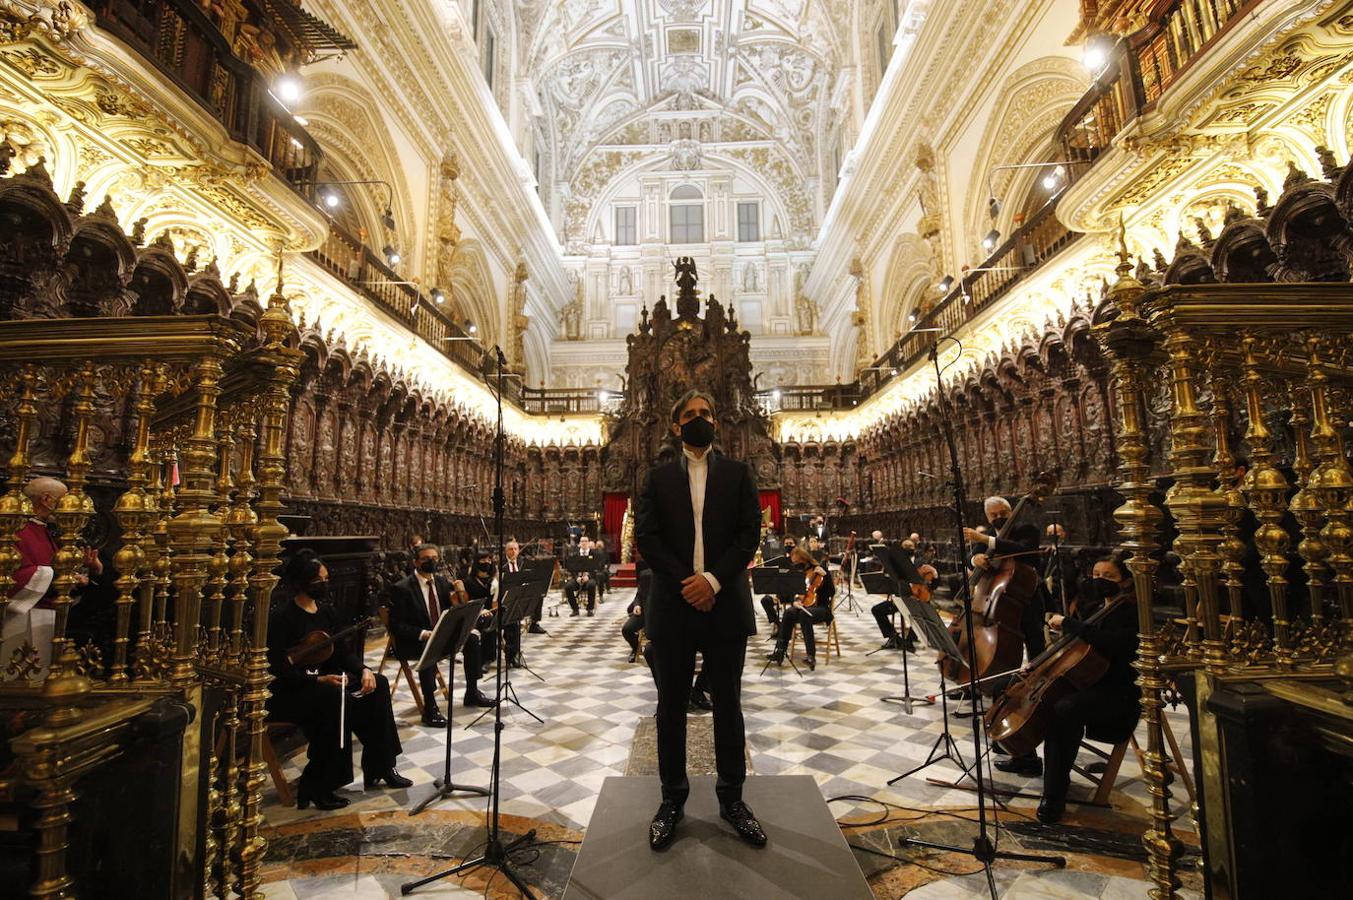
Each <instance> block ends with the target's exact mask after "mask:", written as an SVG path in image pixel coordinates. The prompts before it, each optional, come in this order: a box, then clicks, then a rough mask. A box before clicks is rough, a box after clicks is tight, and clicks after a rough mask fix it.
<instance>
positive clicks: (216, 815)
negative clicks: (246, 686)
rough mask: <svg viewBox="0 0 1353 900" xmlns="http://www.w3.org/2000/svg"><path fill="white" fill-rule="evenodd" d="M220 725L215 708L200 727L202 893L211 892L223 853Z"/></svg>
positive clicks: (219, 894) (218, 714)
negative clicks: (203, 752) (203, 746)
mask: <svg viewBox="0 0 1353 900" xmlns="http://www.w3.org/2000/svg"><path fill="white" fill-rule="evenodd" d="M220 726H221V714H220V713H219V712H218V713H216V714H215V715H214V716H212V718H211V727H210V728H206V729H204V730H203V734H204V735H205V737H206V740H207V741H208V742H209V746H208V747H207V765H206V768H205V769H203V770H201V778H202V779H203V780H204V781H205V782H206V784H207V798H206V803H205V804H204V806H203V808H202V811H201V816H202V818H201V820H200V821H201V822H204V823H206V827H205V828H203V829H202V894H201V895H202V896H203V897H210V896H212V886H213V884H215V883H216V876H217V874H218V872H219V870H220V866H221V860H222V858H223V857H224V845H223V844H222V843H221V832H222V831H223V830H224V828H225V822H224V821H223V819H224V815H225V809H224V806H223V804H222V802H221V782H220V774H221V759H220V757H219V756H218V755H217V753H216V746H217V740H216V730H217V729H218V728H219V727H220ZM216 896H218V897H225V896H227V895H226V894H224V893H221V892H219V891H218V892H217V894H216Z"/></svg>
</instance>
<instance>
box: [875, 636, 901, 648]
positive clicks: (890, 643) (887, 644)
mask: <svg viewBox="0 0 1353 900" xmlns="http://www.w3.org/2000/svg"><path fill="white" fill-rule="evenodd" d="M879 649H880V650H901V649H902V639H901V638H899V637H898V636H897V635H893V636H892V637H890V638H888V640H886V641H884V642H883V646H882V647H880V648H879Z"/></svg>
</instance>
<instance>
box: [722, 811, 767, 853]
mask: <svg viewBox="0 0 1353 900" xmlns="http://www.w3.org/2000/svg"><path fill="white" fill-rule="evenodd" d="M719 818H721V819H723V820H724V821H726V822H728V823H729V824H731V825H732V826H733V828H734V830H735V831H737V833H738V837H740V838H742V839H743V840H744V841H746V842H747V843H749V844H751V845H752V846H753V847H764V846H766V832H764V831H762V830H761V823H760V822H758V821H757V820H756V814H755V813H753V812H752V808H751V807H750V806H748V805H747V804H746V803H743V802H742V801H741V800H738V801H736V802H734V803H730V804H728V805H727V806H720V807H719Z"/></svg>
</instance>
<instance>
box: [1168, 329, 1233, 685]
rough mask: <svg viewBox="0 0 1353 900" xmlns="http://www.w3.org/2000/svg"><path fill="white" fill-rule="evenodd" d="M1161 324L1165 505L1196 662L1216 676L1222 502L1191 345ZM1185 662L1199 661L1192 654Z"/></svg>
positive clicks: (1220, 661) (1221, 651)
mask: <svg viewBox="0 0 1353 900" xmlns="http://www.w3.org/2000/svg"><path fill="white" fill-rule="evenodd" d="M1162 318H1163V320H1164V321H1163V327H1164V330H1165V343H1164V347H1165V351H1166V353H1167V354H1168V357H1169V359H1168V362H1167V368H1168V370H1169V374H1170V394H1171V405H1172V410H1173V411H1172V413H1171V416H1170V453H1169V460H1170V465H1171V467H1172V469H1173V473H1172V474H1173V475H1174V478H1175V483H1174V487H1173V488H1171V490H1170V492H1169V496H1168V497H1167V499H1166V501H1165V502H1166V505H1167V506H1168V507H1169V508H1170V512H1171V513H1173V514H1174V517H1175V521H1176V523H1177V524H1178V528H1179V536H1178V538H1176V540H1175V550H1176V551H1177V552H1178V553H1179V556H1180V558H1181V559H1183V560H1184V561H1185V562H1186V564H1187V571H1186V581H1185V584H1186V585H1190V586H1191V588H1192V592H1193V594H1194V603H1193V607H1194V610H1195V612H1194V614H1193V615H1194V617H1195V618H1196V619H1198V620H1200V622H1201V625H1202V630H1203V639H1202V644H1201V647H1200V649H1201V651H1202V652H1201V655H1200V656H1201V660H1202V663H1203V665H1204V666H1205V667H1206V668H1207V670H1208V671H1209V672H1211V673H1214V674H1219V673H1221V672H1223V671H1225V668H1226V644H1225V642H1224V641H1223V640H1222V634H1221V619H1220V616H1219V614H1218V610H1217V566H1218V562H1219V560H1218V557H1217V553H1216V549H1217V544H1218V543H1220V533H1219V528H1218V526H1219V525H1220V523H1221V522H1222V521H1223V519H1224V515H1225V504H1226V501H1225V499H1224V498H1223V497H1221V496H1219V495H1218V494H1217V493H1216V492H1215V491H1214V490H1213V489H1212V484H1213V481H1214V480H1215V479H1216V477H1217V472H1216V470H1215V469H1214V468H1212V467H1211V466H1210V465H1208V461H1207V457H1208V455H1209V454H1208V446H1207V443H1206V442H1205V440H1204V437H1205V435H1206V432H1207V417H1206V416H1204V415H1203V412H1202V410H1200V409H1199V408H1198V399H1197V393H1196V375H1195V366H1196V360H1197V357H1198V347H1197V344H1196V342H1195V340H1194V338H1193V336H1192V335H1191V334H1190V333H1189V332H1188V330H1187V329H1185V328H1182V327H1180V326H1178V325H1177V324H1175V323H1173V322H1171V321H1170V318H1169V311H1168V310H1165V311H1164V315H1163V316H1162ZM1190 658H1199V654H1198V653H1197V650H1195V649H1194V648H1190Z"/></svg>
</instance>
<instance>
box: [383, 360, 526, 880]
mask: <svg viewBox="0 0 1353 900" xmlns="http://www.w3.org/2000/svg"><path fill="white" fill-rule="evenodd" d="M493 354H494V357H495V358H496V360H497V363H498V377H497V382H498V390H497V398H496V399H497V401H498V410H497V412H498V429H497V434H496V436H495V438H494V443H493V524H494V528H495V529H496V531H497V532H498V571H499V572H500V573H501V572H503V571H504V570H505V569H506V568H507V550H506V540H505V538H504V533H503V525H504V523H503V515H504V506H505V503H504V498H503V465H504V459H503V452H504V449H505V445H506V444H507V436H506V434H505V433H504V430H503V367H504V366H506V365H507V357H505V356H504V355H503V351H502V348H500V347H497V346H495V347H494V348H493ZM495 599H496V603H497V605H496V608H495V609H494V612H493V616H494V624H495V626H496V627H495V628H494V631H495V632H496V633H497V640H495V641H494V644H495V649H494V652H495V653H496V654H497V660H498V667H497V671H496V672H495V673H494V681H495V682H496V685H495V697H494V701H495V702H494V706H493V710H494V716H493V765H492V768H491V769H490V772H489V791H490V792H491V793H490V794H489V811H488V812H489V822H488V826H489V827H488V832H489V838H488V841H487V843H486V844H485V847H484V854H483V855H482V856H476V857H474V858H472V859H467V860H465V861H464V862H462V863H460V864H458V865H455V866H452V867H451V868H449V869H446V870H445V871H442V872H438V873H436V874H435V875H429V876H428V877H427V878H422V879H419V880H418V881H410V882H407V883H405V884H402V885H400V887H399V892H400V893H401V894H409V893H410V892H412V891H413V890H415V889H417V888H420V887H422V886H423V885H425V884H431V883H432V882H434V881H438V880H440V879H442V878H446V877H448V876H450V875H459V874H460V873H461V872H468V871H469V870H471V869H475V868H478V867H480V866H484V867H487V868H490V869H497V870H498V871H500V872H502V873H503V874H504V875H506V876H507V880H508V881H510V882H512V884H513V885H514V886H515V887H516V888H517V890H519V891H521V894H522V896H523V897H528V898H533V897H534V896H535V895H534V894H532V893H531V888H530V887H529V886H528V885H527V883H526V880H525V879H524V878H522V877H521V875H520V874H518V872H517V871H516V869H514V868H513V867H512V861H511V856H512V854H513V853H516V852H518V851H521V850H527V849H530V848H531V847H532V846H533V845H536V830H535V829H534V828H532V829H531V830H530V831H528V832H526V834H523V835H521V836H520V837H517V838H514V839H513V840H512V841H511V842H509V843H506V844H504V843H503V838H502V829H501V827H500V823H499V817H498V806H499V802H500V801H501V799H502V774H503V768H502V762H503V671H504V669H505V668H506V666H505V665H504V661H503V628H502V625H503V579H502V578H501V577H499V579H498V591H497V597H496V598H495Z"/></svg>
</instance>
